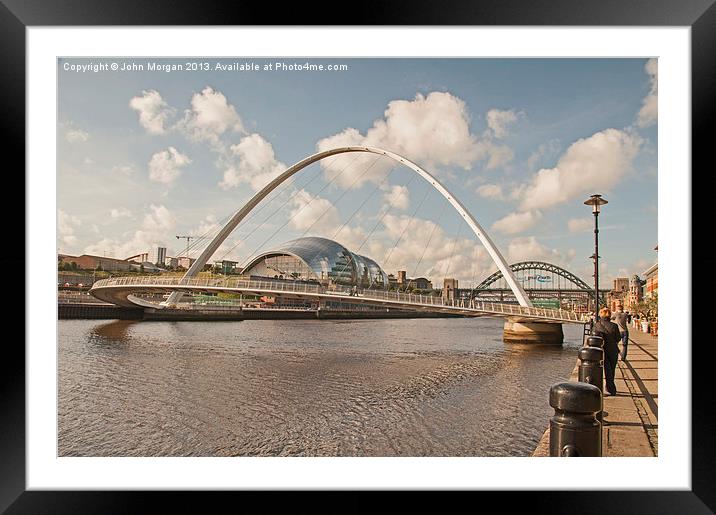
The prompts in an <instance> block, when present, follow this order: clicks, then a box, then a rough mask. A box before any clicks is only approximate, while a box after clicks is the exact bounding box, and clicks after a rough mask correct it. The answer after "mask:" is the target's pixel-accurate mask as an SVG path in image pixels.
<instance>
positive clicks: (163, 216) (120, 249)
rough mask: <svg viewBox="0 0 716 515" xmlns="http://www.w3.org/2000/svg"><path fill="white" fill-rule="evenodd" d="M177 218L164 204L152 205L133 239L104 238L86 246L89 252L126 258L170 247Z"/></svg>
mask: <svg viewBox="0 0 716 515" xmlns="http://www.w3.org/2000/svg"><path fill="white" fill-rule="evenodd" d="M175 227H176V219H175V217H174V215H173V214H172V213H171V212H170V211H169V209H167V208H166V207H165V206H163V205H158V206H156V205H154V204H152V205H150V206H149V211H148V212H147V213H145V215H144V219H143V220H142V224H141V226H140V228H139V229H138V230H137V231H135V233H134V234H133V236H132V237H131V239H129V240H127V241H120V240H116V239H112V238H104V239H102V240H100V241H99V242H97V243H94V244H91V245H88V246H87V247H85V249H84V252H85V253H87V254H95V255H100V256H102V255H104V254H105V253H106V254H107V256H112V257H116V258H119V259H125V258H128V257H129V256H133V255H136V254H139V253H142V252H149V254H150V255H151V254H152V251H153V249H155V248H156V247H158V246H162V247H168V242H170V241H172V240H173V239H174V235H175V232H174V228H175Z"/></svg>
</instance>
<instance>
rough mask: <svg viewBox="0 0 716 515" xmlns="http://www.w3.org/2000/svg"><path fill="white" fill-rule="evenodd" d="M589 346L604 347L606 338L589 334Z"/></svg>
mask: <svg viewBox="0 0 716 515" xmlns="http://www.w3.org/2000/svg"><path fill="white" fill-rule="evenodd" d="M587 347H599V348H600V349H603V348H604V338H602V337H601V336H587Z"/></svg>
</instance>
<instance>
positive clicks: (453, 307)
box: [90, 146, 581, 323]
mask: <svg viewBox="0 0 716 515" xmlns="http://www.w3.org/2000/svg"><path fill="white" fill-rule="evenodd" d="M341 154H357V155H360V154H368V155H374V156H377V157H376V161H377V160H378V159H380V158H387V159H390V160H392V161H394V162H395V163H396V164H397V165H402V166H404V167H406V168H407V169H408V170H410V171H412V172H414V173H415V174H416V175H417V176H419V177H421V178H422V179H423V180H425V181H426V182H427V183H428V184H429V185H430V186H431V187H432V188H433V189H434V190H435V191H437V192H438V193H439V194H440V195H442V196H443V198H444V199H445V201H446V202H447V203H448V204H450V205H451V206H452V207H453V209H454V210H455V211H456V212H457V214H458V215H459V216H460V217H461V218H462V219H463V221H464V222H465V223H466V224H467V225H468V226H469V227H470V229H471V230H472V232H473V233H474V234H475V236H477V238H478V240H480V242H481V243H482V244H483V245H484V247H485V249H486V250H487V252H488V254H489V255H490V257H491V258H492V260H493V262H494V263H495V265H497V268H498V269H499V271H500V273H501V276H502V279H503V280H504V282H506V284H507V287H508V288H509V290H510V292H511V294H512V295H513V296H514V299H515V300H516V301H517V304H515V303H514V302H513V303H499V302H487V301H482V300H479V299H476V298H474V297H472V298H468V299H462V298H456V299H452V298H448V299H443V298H442V297H436V296H430V295H415V294H411V293H395V292H388V291H382V290H380V291H379V290H372V289H367V290H355V291H350V290H348V291H346V290H343V289H341V288H340V287H335V288H333V287H326V286H321V285H313V284H307V283H306V284H304V283H285V282H275V281H271V280H252V279H246V278H238V279H236V278H229V279H226V278H222V279H206V278H199V277H197V276H198V274H199V272H200V271H201V270H202V269H203V267H204V265H205V264H206V263H207V262H208V260H209V259H210V258H211V257H212V256H213V254H214V252H216V251H217V249H218V248H219V247H220V246H221V244H222V243H223V242H224V241H225V240H226V238H228V237H229V235H230V234H231V233H232V232H233V230H234V229H236V227H237V226H238V225H239V224H240V223H241V222H242V221H243V220H244V219H245V218H246V217H247V216H248V215H249V213H250V212H251V211H252V210H253V209H254V208H255V207H257V205H258V204H259V203H260V202H261V201H262V200H263V199H264V198H266V197H267V196H268V195H269V194H270V193H271V192H272V191H274V190H275V189H276V188H278V187H279V186H280V185H281V184H282V183H284V182H285V181H287V180H288V179H290V178H291V177H292V176H293V175H295V174H296V173H298V172H300V171H301V170H303V169H304V168H306V167H307V166H309V165H311V164H313V163H316V162H318V161H321V160H323V159H325V158H329V157H331V156H338V155H341ZM371 166H372V165H371ZM341 173H342V172H341ZM396 245H397V242H396ZM565 272H566V271H565ZM161 292H169V295H168V296H167V297H168V298H167V299H166V301H164V302H157V301H156V300H154V299H152V295H154V296H156V294H158V293H161ZM206 292H227V293H243V292H246V293H253V294H261V295H280V296H283V297H293V298H299V299H305V300H313V301H315V300H318V301H319V303H320V301H321V300H323V301H339V302H340V301H343V302H346V299H349V300H350V303H352V304H355V303H360V304H366V305H374V306H384V307H386V308H388V309H390V308H391V307H392V308H396V309H404V310H412V311H416V310H426V311H432V312H444V313H456V314H463V315H471V316H499V317H510V318H511V319H513V320H516V321H517V320H523V321H536V322H539V321H544V322H555V323H562V322H566V323H580V322H581V315H580V314H577V313H574V312H571V311H567V310H562V309H549V308H540V307H534V306H533V304H532V301H531V300H530V298H529V296H528V295H527V293H526V292H525V290H524V289H523V287H522V285H521V284H520V282H519V281H518V279H517V277H516V276H515V272H513V270H512V269H511V268H510V267H509V265H508V264H507V261H506V260H505V258H504V257H503V256H502V254H501V253H500V251H499V250H498V249H497V247H496V245H495V244H494V243H493V241H492V239H491V238H490V237H489V235H488V234H487V232H486V231H485V230H484V229H483V228H482V226H481V225H480V224H479V223H478V222H477V220H476V219H475V217H474V216H473V215H472V213H470V212H469V211H468V210H467V208H466V207H465V206H464V205H463V204H462V203H461V202H460V201H459V200H458V199H457V198H456V197H455V195H453V194H452V193H450V191H448V189H447V188H445V186H444V185H443V184H442V183H441V182H440V181H439V180H438V179H437V178H436V177H435V176H433V175H432V174H430V173H429V172H428V171H427V170H425V169H423V168H422V167H420V166H419V165H417V164H415V163H414V162H412V161H410V160H408V159H406V158H405V157H402V156H400V155H398V154H396V153H394V152H391V151H388V150H383V149H380V148H375V147H361V146H353V147H340V148H334V149H330V150H326V151H323V152H319V153H316V154H313V155H311V156H309V157H307V158H305V159H303V160H301V161H299V162H298V163H296V164H294V165H292V166H290V167H288V168H287V169H286V170H285V171H284V172H282V173H281V174H279V175H278V176H277V177H276V178H274V179H273V180H272V181H271V182H269V183H268V184H267V185H266V186H265V187H264V188H262V189H261V190H259V191H258V192H257V193H256V194H255V195H254V196H253V197H252V198H251V199H250V200H249V201H248V202H247V203H246V204H245V205H244V206H243V207H241V209H239V210H238V211H237V212H236V213H235V214H234V215H233V216H232V217H231V218H230V219H229V220H228V222H227V223H226V224H225V225H224V226H223V227H222V228H221V230H220V231H219V232H218V233H217V234H216V236H214V238H213V239H212V240H211V242H209V244H208V245H207V246H206V248H205V249H204V250H203V251H202V252H201V254H200V255H199V257H198V258H197V259H196V261H195V262H194V264H192V265H191V266H190V267H189V270H187V272H186V274H185V275H184V276H183V277H181V278H166V277H119V278H112V279H104V280H101V281H98V282H96V283H94V285H93V286H92V289H91V290H90V293H91V294H92V295H94V296H95V297H97V298H99V299H101V300H105V301H107V302H111V303H114V304H118V305H122V306H143V307H146V308H156V309H165V308H173V307H177V308H178V307H181V298H182V296H183V295H184V294H185V293H206Z"/></svg>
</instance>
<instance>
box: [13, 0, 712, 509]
mask: <svg viewBox="0 0 716 515" xmlns="http://www.w3.org/2000/svg"><path fill="white" fill-rule="evenodd" d="M715 1H716V0H602V1H595V0H589V1H585V0H571V1H570V0H551V1H547V0H539V1H536V0H535V1H531V2H528V1H519V0H490V1H479V2H478V1H468V0H461V1H453V2H451V3H449V4H447V3H445V2H432V1H428V0H418V1H413V2H410V4H407V3H401V2H397V1H394V0H393V1H391V2H386V1H382V2H372V1H369V2H366V3H363V4H361V5H360V8H358V9H355V12H353V13H352V14H351V16H350V18H348V17H341V18H339V17H337V16H335V13H337V11H336V8H335V5H334V4H329V3H322V2H314V3H312V4H310V5H304V6H301V8H298V9H293V10H286V11H285V12H282V11H283V10H281V9H277V8H276V5H274V4H271V3H251V4H249V3H243V2H237V1H235V2H211V3H209V2H188V1H183V2H177V1H171V0H155V1H152V2H145V1H138V0H124V1H122V0H104V1H101V2H99V1H92V0H58V1H49V0H45V1H28V0H0V84H2V85H3V86H4V88H3V89H4V91H3V94H2V95H1V96H0V105H2V109H0V127H1V128H2V136H3V138H2V140H1V141H2V142H3V144H2V147H3V150H4V153H5V155H6V156H7V155H10V156H12V157H13V158H14V159H13V160H12V162H13V163H15V164H14V170H24V169H25V144H24V138H25V114H26V98H25V85H26V83H25V80H26V79H25V77H26V76H25V55H26V54H25V51H26V48H25V45H26V39H25V29H26V28H27V27H31V26H92V25H97V26H103V25H156V26H161V25H192V26H197V25H249V24H251V25H283V24H297V25H319V24H326V25H360V24H368V25H376V24H380V25H428V26H429V25H559V26H592V25H606V26H688V27H691V41H692V47H691V49H692V55H691V71H692V170H696V169H703V172H704V173H703V176H702V177H698V180H699V182H700V185H699V187H694V186H695V183H696V182H697V174H695V173H693V172H692V175H691V177H692V181H693V182H692V202H693V206H695V207H698V206H708V205H709V202H708V199H707V195H708V194H709V192H710V191H712V189H711V188H709V186H711V185H712V183H714V182H716V178H715V177H716V174H714V172H713V164H712V163H711V162H710V161H711V160H710V159H709V154H708V151H709V150H710V147H711V146H713V145H712V144H711V141H710V139H709V137H708V131H707V130H706V129H707V127H708V126H709V125H710V124H711V121H712V120H714V119H716V118H715V117H714V115H715V114H716V112H715V111H716V100H715V99H714V92H716V5H715ZM408 5H409V8H408ZM318 13H324V14H323V18H321V16H320V15H319V14H318ZM330 14H334V16H333V17H331V19H328V18H329V16H330ZM662 144H663V142H662ZM11 169H12V168H11V167H8V168H7V169H6V174H7V175H11V176H12V177H6V184H5V187H6V190H5V191H6V194H7V193H8V191H9V190H10V188H13V191H15V192H18V191H25V181H24V177H23V179H21V177H22V174H19V173H13V174H10V171H11ZM687 173H688V172H687ZM13 177H14V179H15V180H16V181H17V184H14V185H8V184H7V181H8V180H12V178H13ZM14 196H17V197H20V195H18V194H16V195H14ZM698 219H699V217H698V216H697V213H694V216H693V220H694V223H696V222H697V221H698ZM16 225H19V224H16ZM8 230H12V229H11V228H10V229H8ZM15 230H16V231H17V232H18V234H17V235H16V237H15V238H14V246H13V249H14V250H13V251H12V252H10V249H6V252H7V254H6V256H5V257H3V258H2V261H3V264H4V265H5V267H6V269H12V270H19V269H21V268H22V267H24V263H25V260H24V259H23V256H22V252H23V251H22V250H20V249H18V247H20V245H19V244H18V243H17V242H19V241H24V239H25V237H26V235H25V231H24V227H15ZM693 231H694V233H696V226H694V227H693ZM22 248H23V249H24V245H23V247H22ZM690 250H691V249H689V251H690ZM710 256H713V253H712V252H703V253H702V254H699V253H698V252H695V253H694V254H693V259H692V264H693V270H699V269H702V268H705V269H710V265H712V264H713V263H716V259H715V258H713V257H710ZM8 275H10V276H12V275H13V274H8ZM14 275H15V276H16V277H8V279H7V283H6V286H9V289H10V290H12V291H15V292H19V291H26V290H24V288H22V287H21V285H20V284H19V282H20V280H19V274H14ZM685 280H689V281H690V280H691V278H690V277H687V278H685ZM16 283H17V284H16ZM692 284H693V283H692ZM694 291H696V288H694ZM693 303H694V305H697V302H696V299H695V298H694V299H693ZM20 305H22V306H23V308H24V307H25V306H26V305H28V304H26V303H25V302H23V303H20V302H19V301H18V299H17V297H16V296H15V297H14V298H13V300H12V305H8V306H7V308H6V309H8V308H9V309H8V311H10V309H12V308H15V309H17V307H18V306H20ZM11 320H12V318H11V317H7V318H6V324H8V325H12V324H11ZM683 323H684V325H685V330H684V341H682V342H678V344H679V345H682V346H684V345H691V343H692V342H696V341H698V342H700V343H702V344H703V345H691V349H692V398H691V401H692V410H691V412H692V441H691V447H692V455H691V465H692V476H691V479H692V489H691V490H690V491H651V490H649V491H641V492H627V491H612V492H604V491H593V490H586V488H588V487H589V477H590V476H589V469H588V467H585V475H584V478H585V491H580V492H575V491H567V492H550V493H549V494H548V495H546V493H545V492H542V491H531V492H510V493H509V495H505V493H506V492H502V493H500V492H485V493H482V495H481V496H480V497H481V499H480V502H481V505H483V506H488V504H484V503H485V502H486V501H487V500H492V501H496V502H499V503H500V504H499V505H500V507H501V509H507V510H508V511H512V510H511V509H510V508H514V507H515V506H518V505H520V506H521V505H523V503H527V504H528V506H529V510H530V511H531V512H549V513H597V512H599V513H650V514H656V513H689V514H700V513H713V512H714V510H716V489H714V488H713V485H715V484H716V478H715V477H714V468H715V467H714V463H716V456H715V455H714V441H713V434H712V428H713V427H714V415H713V411H712V410H713V403H712V402H710V401H711V394H712V387H711V386H710V385H709V381H708V379H709V376H710V374H709V371H707V370H706V367H708V366H709V364H710V360H709V358H710V356H709V354H708V353H709V350H710V345H711V342H710V341H709V339H708V338H707V337H706V335H704V334H701V333H703V332H704V330H705V328H704V327H702V326H700V325H699V326H692V323H691V322H690V321H684V322H683ZM691 327H693V329H690V328H691ZM692 331H693V332H692ZM6 334H8V335H9V334H11V333H10V332H8V333H6ZM48 344H49V342H48ZM664 344H675V342H664ZM2 356H3V357H2V359H1V360H0V363H1V365H0V367H1V368H2V374H0V385H1V389H0V511H4V510H7V513H49V512H52V513H86V512H90V513H106V512H126V513H134V512H144V511H146V507H147V503H149V502H156V501H160V502H162V503H167V504H164V505H163V507H164V509H163V511H168V510H169V509H171V507H170V505H169V504H168V503H170V502H171V503H176V504H175V505H176V506H179V507H181V511H189V510H192V509H193V507H194V505H196V506H201V507H202V511H206V506H207V505H206V504H205V502H206V501H207V500H206V499H205V497H206V496H207V495H208V493H206V492H204V493H200V495H199V496H198V498H197V497H195V496H192V498H191V500H189V499H188V496H187V495H186V493H185V492H163V493H162V492H156V493H152V492H128V491H112V492H70V491H64V492H61V491H55V492H53V491H25V490H26V488H25V472H26V464H25V452H26V448H25V432H26V429H27V428H26V424H25V387H26V381H25V379H26V378H25V349H24V347H23V346H21V345H20V344H19V342H18V341H17V338H11V337H7V338H6V339H5V342H4V346H3V354H2ZM667 366H668V365H667ZM614 473H615V475H618V474H619V470H618V469H617V470H615V471H614ZM624 481H625V483H628V478H625V480H624ZM555 484H556V485H558V484H559V478H555ZM221 495H222V496H224V497H226V496H233V495H235V494H234V493H223V494H221ZM246 495H247V494H246V493H244V496H246ZM251 495H254V494H251ZM406 497H408V496H406ZM490 497H493V498H494V499H484V498H490ZM301 498H302V499H306V496H301ZM275 499H276V500H280V499H281V496H279V497H278V498H275ZM452 499H454V500H455V501H460V498H459V497H458V498H455V497H453V498H452ZM212 500H213V499H212ZM241 502H248V501H247V500H245V499H244V500H242V501H241ZM323 502H326V501H325V498H321V501H319V503H320V504H323ZM404 502H405V503H406V504H405V507H406V508H408V507H409V505H410V504H413V503H415V504H416V505H417V504H418V503H420V504H422V503H423V502H424V501H423V495H422V494H420V493H416V492H414V493H413V494H411V496H410V498H409V499H405V500H404ZM469 502H474V501H469ZM194 503H196V504H194ZM371 505H372V502H371V501H363V500H358V499H357V494H356V493H352V494H351V495H350V501H345V500H344V501H342V506H343V508H341V511H359V510H360V511H365V510H366V509H369V508H370V506H371ZM268 506H270V504H269V505H266V507H268Z"/></svg>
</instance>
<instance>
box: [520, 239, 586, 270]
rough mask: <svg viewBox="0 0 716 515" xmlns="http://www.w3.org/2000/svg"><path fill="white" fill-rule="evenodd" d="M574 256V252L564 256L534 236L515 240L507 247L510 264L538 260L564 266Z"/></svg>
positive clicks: (571, 251)
mask: <svg viewBox="0 0 716 515" xmlns="http://www.w3.org/2000/svg"><path fill="white" fill-rule="evenodd" d="M574 255H575V253H574V250H570V251H569V252H568V253H567V254H563V253H562V252H560V251H559V250H557V249H550V248H549V247H547V246H545V245H543V244H541V243H540V242H539V241H537V238H535V237H534V236H527V237H521V238H515V239H514V240H512V241H511V242H510V243H509V244H508V245H507V260H508V261H509V262H510V263H517V262H520V261H533V260H536V261H546V262H548V263H553V264H555V265H561V266H564V265H565V264H566V263H567V262H569V261H571V259H572V258H573V257H574Z"/></svg>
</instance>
